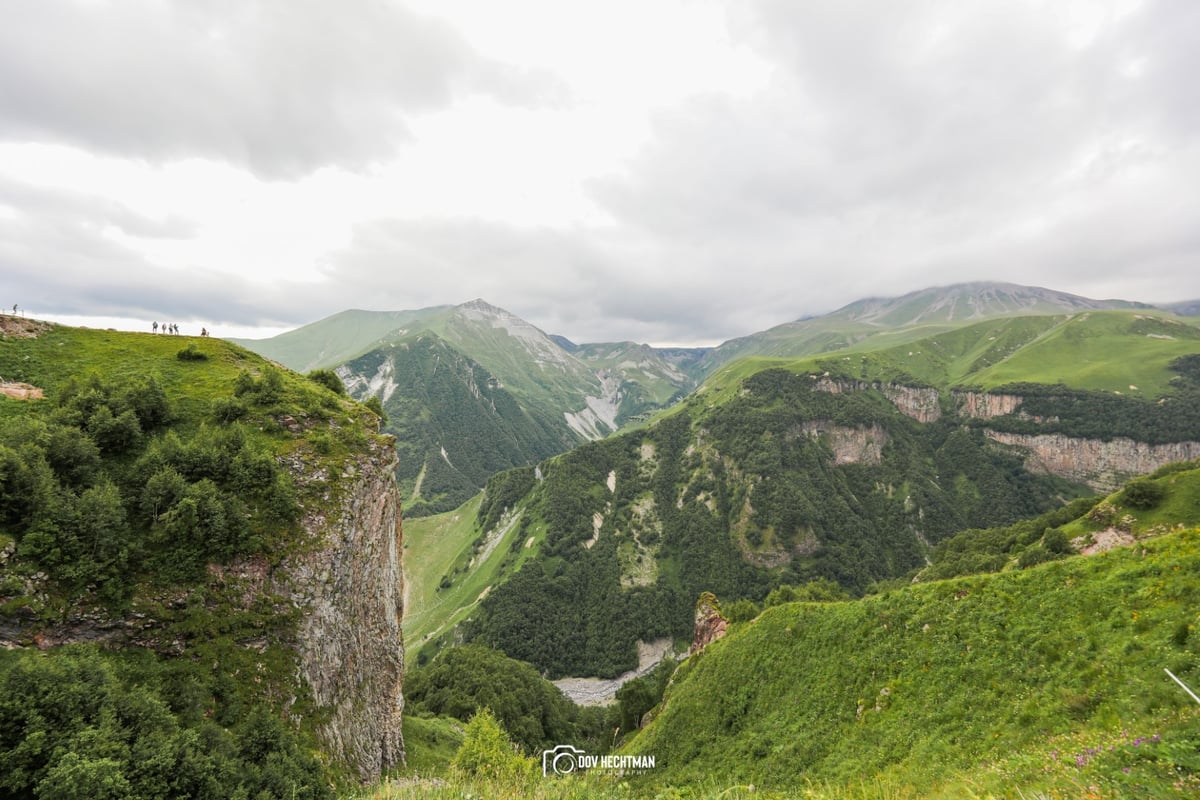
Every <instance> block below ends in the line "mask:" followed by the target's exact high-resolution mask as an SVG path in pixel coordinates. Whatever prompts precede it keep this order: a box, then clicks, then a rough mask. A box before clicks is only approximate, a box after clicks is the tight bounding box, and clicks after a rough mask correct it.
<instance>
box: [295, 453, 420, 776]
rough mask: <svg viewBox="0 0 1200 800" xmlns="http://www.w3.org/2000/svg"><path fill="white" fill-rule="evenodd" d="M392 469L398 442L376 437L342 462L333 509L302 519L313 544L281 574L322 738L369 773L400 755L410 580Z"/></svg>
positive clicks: (359, 769) (337, 753)
mask: <svg viewBox="0 0 1200 800" xmlns="http://www.w3.org/2000/svg"><path fill="white" fill-rule="evenodd" d="M395 470H396V451H395V449H394V448H393V447H391V446H389V445H388V444H386V442H385V441H383V440H373V441H372V443H371V444H370V445H369V446H368V449H367V450H366V452H364V453H363V454H361V455H359V456H358V457H357V458H355V459H354V460H353V461H351V462H349V463H348V464H347V465H346V466H345V467H344V468H343V473H342V475H341V479H340V492H339V494H340V502H339V503H338V508H337V511H336V512H335V513H332V514H330V515H328V516H327V517H326V516H323V515H319V514H318V515H311V516H310V517H308V519H306V527H307V528H308V530H309V532H310V533H311V534H313V535H314V536H315V541H316V543H317V544H316V547H315V548H313V549H311V550H309V551H308V552H305V553H304V554H302V555H300V556H298V557H297V558H296V559H295V561H294V563H291V564H288V565H287V566H286V567H285V568H284V569H283V570H281V571H280V574H279V575H278V576H277V577H276V579H275V583H276V585H277V588H279V589H281V590H283V592H284V593H285V595H286V596H288V597H289V598H290V599H291V602H292V605H293V606H294V607H296V608H297V609H299V611H300V622H299V625H298V630H297V650H298V655H299V660H300V670H301V673H302V675H303V678H304V680H305V681H306V682H307V684H308V685H309V687H310V688H311V690H312V693H313V698H314V700H315V701H316V703H317V705H318V706H319V707H320V708H321V709H322V710H323V711H324V712H326V713H327V714H328V718H327V721H326V722H324V724H323V725H322V726H321V728H320V731H319V732H320V735H321V738H322V740H323V742H324V744H325V747H326V749H327V750H328V751H329V753H330V754H331V755H332V756H333V757H334V758H335V759H337V760H339V761H342V762H343V763H345V764H347V765H349V766H352V767H353V768H354V769H356V770H357V772H358V774H359V775H360V776H361V777H362V778H363V779H364V780H369V779H375V778H378V777H379V774H380V772H381V771H383V770H387V769H391V768H392V767H396V766H399V765H400V764H402V763H403V761H404V742H403V739H402V738H401V734H400V715H401V711H402V710H403V706H404V699H403V696H402V695H401V684H402V680H403V676H404V646H403V642H402V639H401V633H400V619H401V616H402V612H403V608H402V600H403V596H404V591H403V589H404V587H403V577H402V573H401V570H400V553H401V548H402V541H401V526H400V497H399V492H398V490H397V488H396V480H395Z"/></svg>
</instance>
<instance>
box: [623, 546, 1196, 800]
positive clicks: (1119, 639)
mask: <svg viewBox="0 0 1200 800" xmlns="http://www.w3.org/2000/svg"><path fill="white" fill-rule="evenodd" d="M1198 601H1200V531H1197V530H1191V531H1185V532H1181V533H1172V534H1167V535H1164V536H1161V537H1159V538H1156V539H1151V540H1147V541H1144V542H1142V543H1141V544H1139V546H1138V547H1137V548H1136V549H1133V548H1128V549H1118V550H1113V551H1111V552H1108V553H1105V554H1103V555H1099V556H1095V557H1091V558H1072V559H1068V560H1066V561H1061V562H1057V563H1053V564H1046V565H1043V566H1040V567H1037V568H1036V569H1029V570H1021V571H1016V572H1006V573H1002V574H1000V575H989V576H982V577H973V578H963V579H956V580H951V581H942V582H936V583H931V584H927V585H918V586H913V587H910V588H906V589H904V590H901V591H892V592H885V593H884V594H882V595H878V596H872V597H867V598H864V599H862V600H858V601H854V602H843V603H824V604H805V603H800V604H788V605H783V606H779V607H776V608H772V609H768V610H766V611H764V612H763V613H762V614H761V615H760V616H759V617H758V618H757V619H756V620H755V621H754V622H752V623H749V624H743V625H740V626H736V627H735V628H734V629H733V630H732V631H731V632H730V633H729V635H728V636H726V637H725V638H724V639H722V640H720V641H718V642H716V643H714V644H712V645H710V646H709V647H708V648H707V649H706V650H705V652H704V653H703V654H702V655H700V656H699V657H696V658H693V659H691V660H690V661H689V662H688V663H686V664H685V665H684V667H683V668H682V669H681V670H680V671H679V672H677V673H676V675H675V678H674V682H673V685H672V688H671V689H670V690H668V693H667V697H666V701H665V703H664V707H663V708H662V709H661V710H660V711H659V712H658V714H657V716H656V718H655V719H654V721H653V722H652V723H651V724H650V725H649V726H648V727H647V728H646V729H645V730H643V731H642V732H641V733H640V734H639V735H638V736H637V737H636V738H635V739H634V740H633V742H632V743H631V745H630V746H629V748H628V751H629V752H634V753H647V754H654V755H655V756H656V758H657V760H658V762H659V764H661V765H662V767H661V768H660V769H658V770H656V771H655V772H654V774H653V775H652V776H650V777H649V778H648V779H647V780H648V781H649V782H650V783H651V784H652V785H654V786H663V785H666V784H690V783H692V782H696V781H703V780H704V779H705V776H711V775H713V774H719V775H722V776H724V777H725V780H727V781H728V782H729V783H754V784H756V785H762V786H765V787H767V788H776V789H780V790H785V789H786V788H787V787H790V786H795V785H797V784H799V783H801V782H802V781H803V780H806V779H807V780H814V781H829V782H832V783H837V784H847V783H852V782H853V781H855V780H856V779H859V778H860V777H861V776H863V775H879V776H881V780H883V781H884V782H886V784H887V785H892V786H907V787H914V788H915V789H916V790H917V792H919V793H923V794H927V796H937V795H939V794H942V793H943V792H944V793H945V794H944V795H943V796H955V795H954V794H953V792H952V791H949V790H947V789H946V788H945V787H947V786H958V787H960V789H961V787H962V785H963V776H964V775H966V776H969V777H970V781H971V785H973V786H975V787H977V788H976V791H977V792H978V793H979V795H980V796H987V795H990V794H991V793H993V792H995V793H998V794H1001V795H1003V796H1016V791H1017V790H1018V789H1019V790H1021V791H1022V792H1023V793H1024V796H1036V795H1035V792H1038V791H1050V790H1054V794H1053V795H1052V796H1060V795H1059V794H1058V792H1059V791H1062V790H1064V789H1066V788H1067V787H1072V786H1073V787H1075V789H1076V790H1077V791H1078V789H1079V788H1081V787H1089V786H1096V787H1097V792H1096V795H1097V796H1101V797H1115V796H1177V797H1187V796H1193V795H1194V794H1195V792H1196V791H1197V789H1200V755H1198V752H1200V716H1198V715H1197V710H1196V708H1195V703H1194V702H1193V701H1192V700H1191V699H1190V698H1189V697H1188V696H1187V695H1186V694H1184V693H1183V692H1182V691H1180V690H1179V688H1178V687H1177V686H1175V685H1174V684H1173V683H1172V682H1171V681H1170V679H1169V678H1168V677H1167V676H1166V675H1165V674H1164V673H1163V668H1164V667H1166V668H1169V669H1171V670H1172V671H1173V672H1175V673H1176V674H1178V675H1179V676H1180V677H1181V678H1182V679H1183V680H1185V681H1188V682H1190V683H1191V684H1192V685H1195V684H1196V683H1197V682H1200V668H1198V667H1197V665H1198V664H1200V659H1198V658H1197V656H1198V654H1200V651H1198V650H1197V648H1198V647H1200V642H1198V641H1197V638H1196V637H1194V636H1192V635H1191V634H1192V631H1193V630H1194V627H1195V625H1196V624H1197V622H1198V620H1197V619H1196V616H1195V609H1196V607H1197V602H1198ZM939 787H941V788H940V789H939ZM1067 796H1080V795H1079V794H1074V795H1071V794H1070V792H1069V790H1068V795H1067Z"/></svg>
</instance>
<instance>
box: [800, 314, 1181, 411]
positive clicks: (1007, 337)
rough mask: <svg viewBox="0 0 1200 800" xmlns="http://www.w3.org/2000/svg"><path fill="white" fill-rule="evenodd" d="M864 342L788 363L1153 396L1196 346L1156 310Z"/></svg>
mask: <svg viewBox="0 0 1200 800" xmlns="http://www.w3.org/2000/svg"><path fill="white" fill-rule="evenodd" d="M870 343H871V344H872V345H874V346H873V347H870V348H868V347H866V346H865V345H860V346H856V347H854V348H851V349H850V350H848V351H846V352H845V353H844V354H830V355H827V356H822V357H813V358H811V359H808V360H807V361H804V360H801V361H797V362H796V367H797V368H800V367H802V366H807V368H809V369H821V370H825V369H831V370H835V371H838V372H846V373H849V374H855V375H857V377H860V378H862V379H866V380H885V381H907V382H914V381H916V382H920V383H922V384H926V385H931V386H941V387H979V388H984V389H996V388H999V387H1002V386H1005V385H1008V384H1013V383H1040V384H1050V385H1054V384H1061V385H1064V386H1069V387H1072V388H1076V389H1088V390H1095V391H1107V392H1112V393H1117V394H1124V395H1129V396H1132V397H1141V398H1149V399H1154V398H1157V397H1158V396H1160V395H1162V394H1165V393H1168V392H1171V391H1173V390H1174V389H1175V388H1176V387H1175V386H1174V385H1173V384H1172V381H1173V380H1177V377H1178V376H1177V375H1176V373H1175V372H1174V371H1173V370H1172V369H1171V367H1170V364H1171V362H1172V361H1174V360H1175V359H1177V358H1179V357H1180V356H1184V355H1188V354H1192V353H1196V352H1200V325H1197V324H1196V323H1195V322H1194V321H1192V320H1182V319H1179V318H1178V317H1175V316H1173V315H1171V314H1165V313H1163V312H1158V311H1152V312H1132V311H1095V312H1084V313H1081V314H1076V315H1070V316H1049V315H1047V316H1031V317H1016V318H1004V319H998V320H989V321H985V322H980V323H976V324H973V325H968V326H965V327H961V328H957V329H954V330H950V331H943V332H940V333H937V334H936V335H930V336H926V337H923V338H921V339H917V340H913V341H908V342H905V343H903V344H900V345H889V346H887V347H879V346H878V345H880V344H885V343H886V337H884V336H879V337H876V338H875V339H872V340H871V342H870Z"/></svg>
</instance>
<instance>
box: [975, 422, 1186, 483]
mask: <svg viewBox="0 0 1200 800" xmlns="http://www.w3.org/2000/svg"><path fill="white" fill-rule="evenodd" d="M987 435H988V436H989V437H991V438H992V439H994V440H995V441H997V442H1000V443H1001V444H1007V445H1016V446H1017V447H1021V448H1023V449H1025V450H1026V451H1027V452H1028V456H1027V457H1026V459H1025V468H1026V469H1028V470H1031V471H1032V470H1040V471H1042V472H1049V473H1050V474H1052V475H1058V476H1059V477H1062V478H1066V479H1067V480H1070V481H1074V482H1076V483H1084V484H1087V485H1088V486H1090V487H1091V488H1093V489H1095V490H1096V491H1099V492H1111V491H1114V490H1115V489H1116V488H1117V487H1118V486H1120V485H1121V483H1122V482H1123V481H1125V480H1127V479H1128V478H1131V477H1133V476H1135V475H1142V474H1145V473H1147V472H1153V471H1154V470H1156V469H1158V468H1159V467H1161V466H1163V465H1164V464H1170V463H1172V462H1174V461H1190V460H1191V459H1194V458H1200V442H1172V443H1170V444H1154V445H1151V444H1144V443H1142V442H1135V441H1133V440H1132V439H1120V438H1118V439H1112V440H1111V441H1107V442H1104V441H1100V440H1098V439H1073V438H1071V437H1068V436H1062V435H1060V434H1037V435H1029V434H1017V433H1001V432H999V431H988V432H987Z"/></svg>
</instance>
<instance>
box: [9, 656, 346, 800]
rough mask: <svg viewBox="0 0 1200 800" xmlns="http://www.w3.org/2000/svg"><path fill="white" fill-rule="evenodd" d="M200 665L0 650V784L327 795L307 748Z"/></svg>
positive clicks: (189, 793)
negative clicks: (244, 701) (230, 693)
mask: <svg viewBox="0 0 1200 800" xmlns="http://www.w3.org/2000/svg"><path fill="white" fill-rule="evenodd" d="M231 688H232V687H230V686H229V682H228V679H227V678H225V679H223V678H222V677H221V676H220V675H219V674H216V673H214V672H213V671H212V670H211V669H209V668H208V667H207V666H204V665H199V664H196V663H195V662H192V661H189V660H187V659H172V660H160V659H157V658H155V657H154V656H152V655H150V654H149V653H148V652H146V651H141V650H136V649H135V650H131V651H127V652H124V653H101V652H100V651H98V650H97V649H96V648H94V647H86V646H77V647H70V648H63V649H62V650H59V651H57V652H55V653H54V654H52V655H48V654H43V653H37V652H30V651H21V652H13V651H3V650H0V792H3V793H4V795H5V796H6V797H14V798H24V797H29V798H32V797H53V798H78V797H92V798H114V799H115V798H128V797H192V798H212V800H217V798H233V797H241V798H255V797H277V798H292V797H295V798H325V797H331V796H332V795H331V792H330V791H329V788H328V783H327V780H326V778H325V776H324V771H323V769H322V767H321V764H320V762H319V761H318V760H317V759H316V758H315V757H314V756H313V755H312V753H311V751H310V745H309V744H308V743H307V742H304V741H303V740H302V739H301V738H300V737H299V736H297V734H296V732H295V730H294V729H293V728H292V727H291V726H289V725H286V724H284V723H282V722H281V721H280V719H279V718H278V716H277V714H276V713H274V712H273V711H271V710H270V709H269V708H268V707H267V706H266V705H264V704H262V703H261V702H260V703H253V704H252V703H243V702H242V700H241V699H239V697H238V694H239V692H238V691H236V690H235V691H234V693H233V695H232V696H226V695H225V693H226V692H228V691H229V690H230V689H231Z"/></svg>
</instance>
